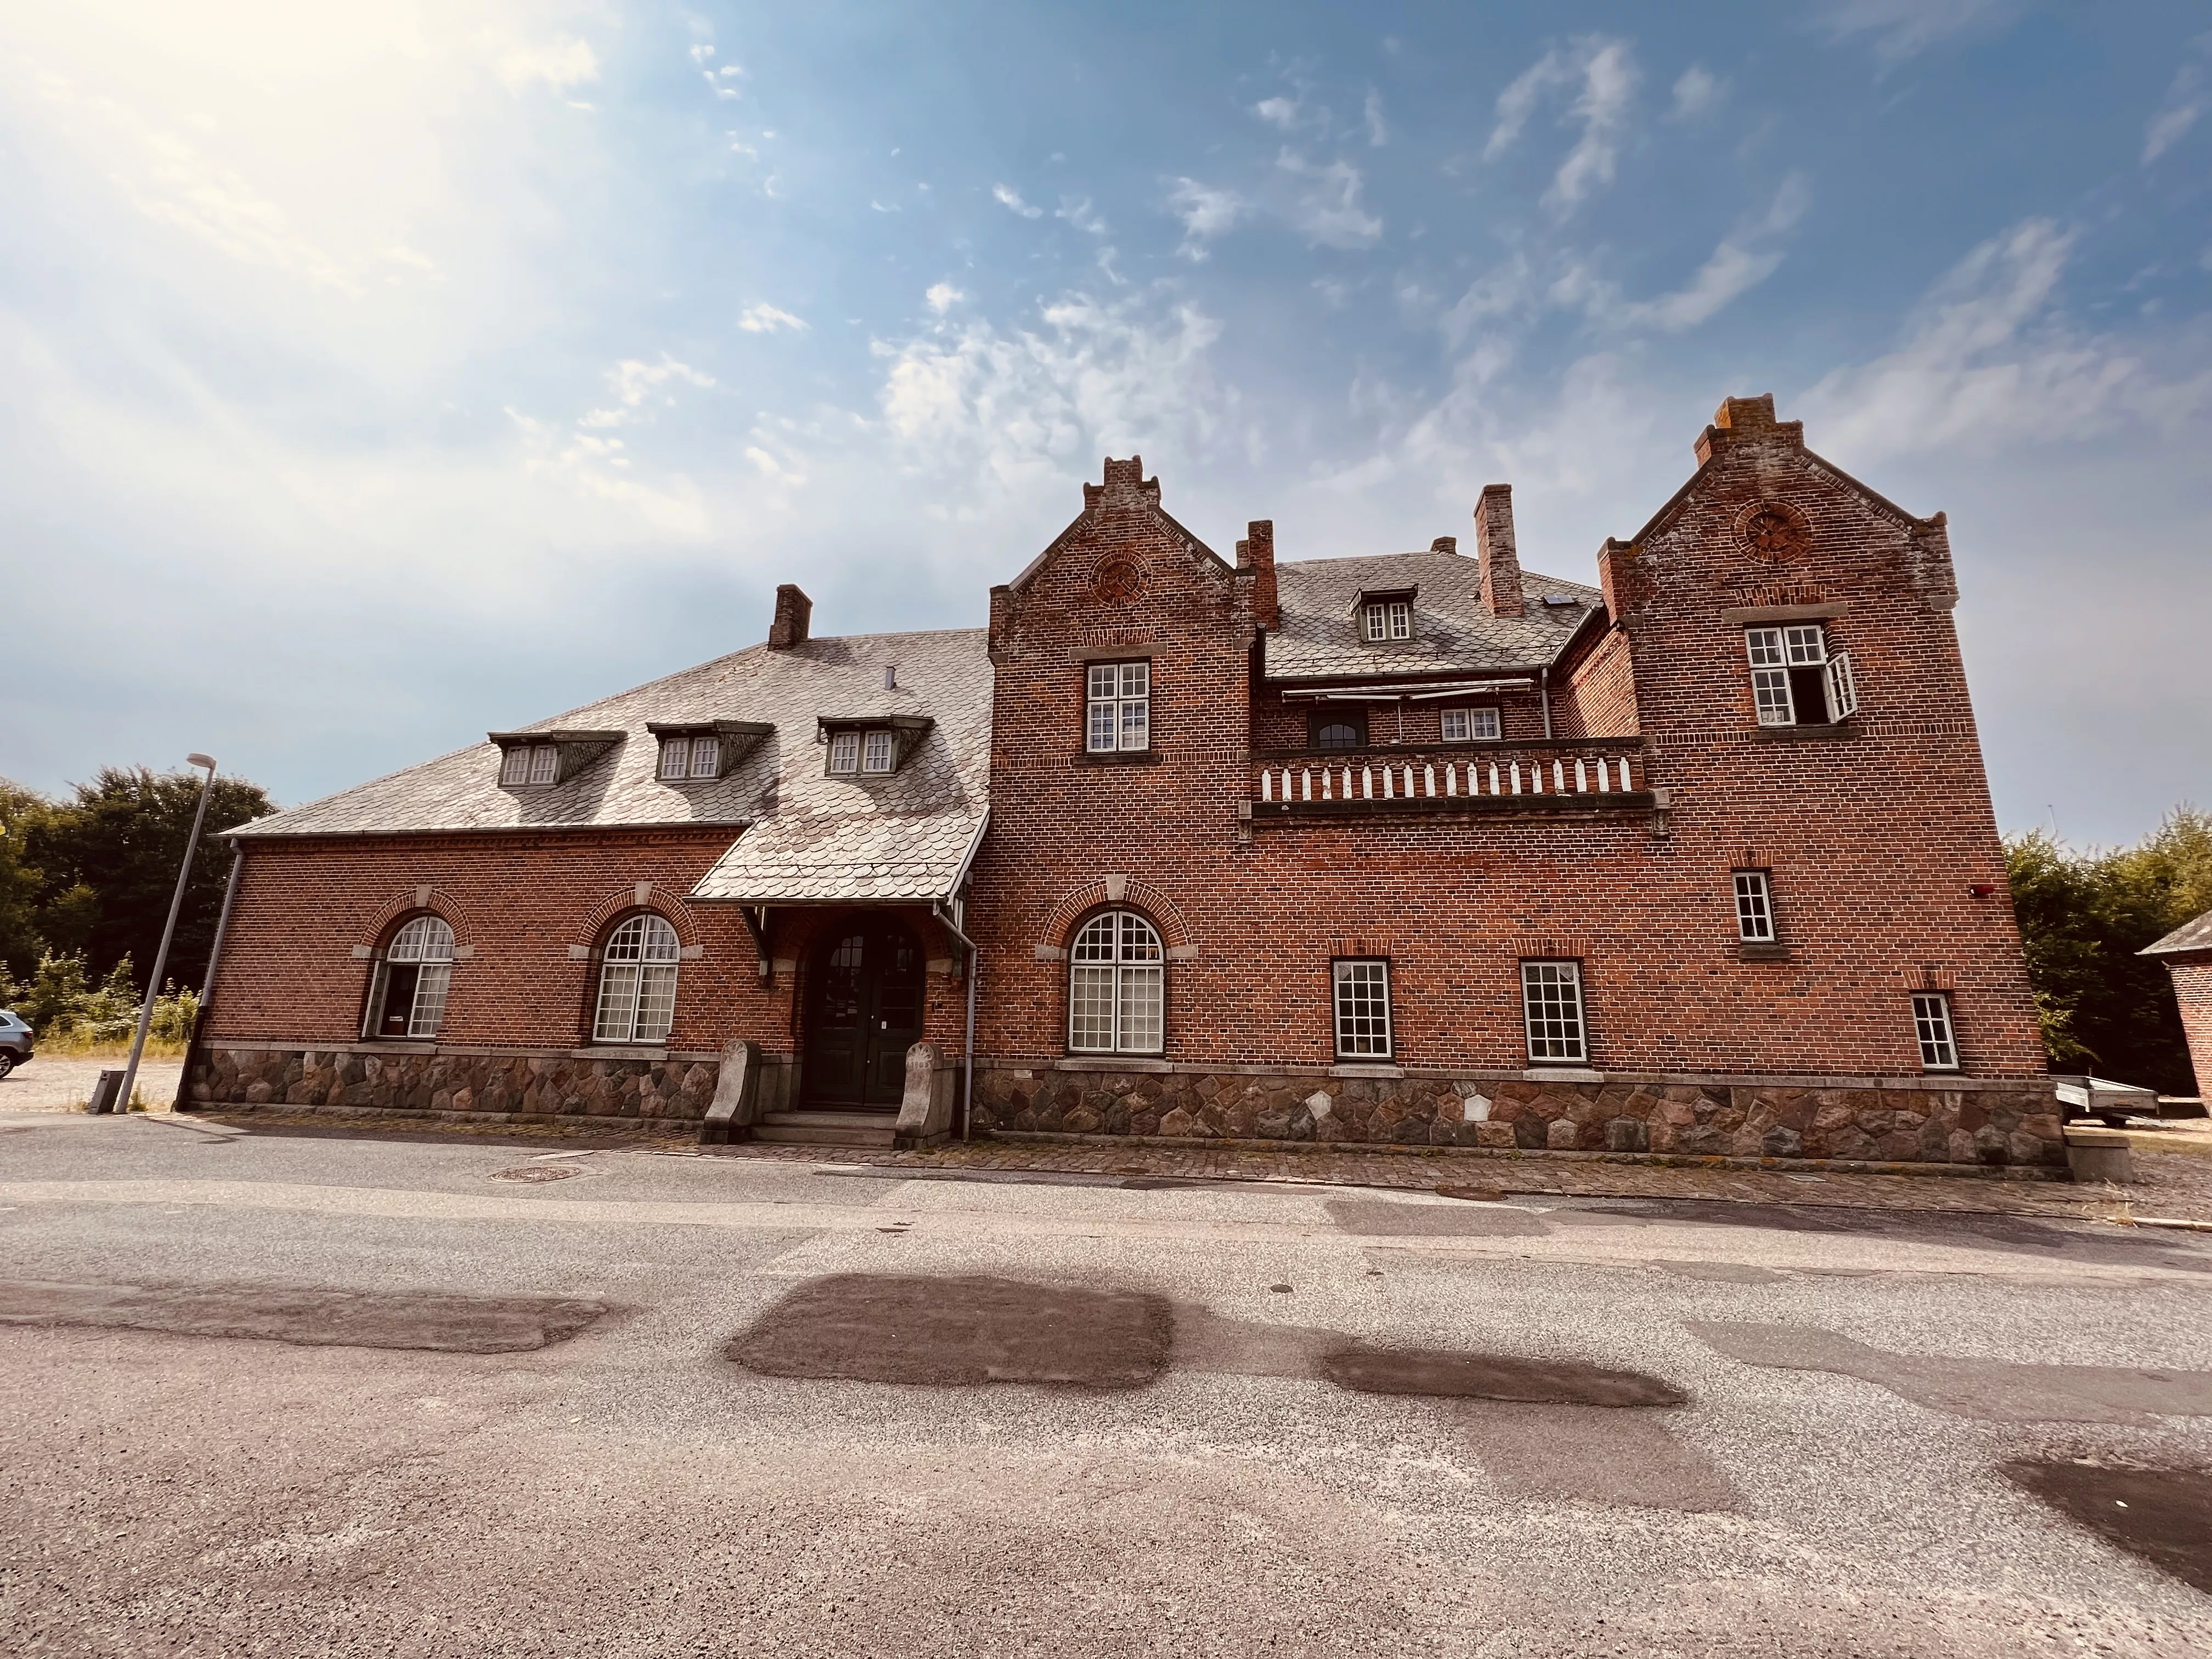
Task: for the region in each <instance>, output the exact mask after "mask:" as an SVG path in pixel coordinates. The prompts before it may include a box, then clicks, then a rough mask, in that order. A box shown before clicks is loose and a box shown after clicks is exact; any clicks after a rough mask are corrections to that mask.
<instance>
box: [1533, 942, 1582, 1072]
mask: <svg viewBox="0 0 2212 1659" xmlns="http://www.w3.org/2000/svg"><path fill="white" fill-rule="evenodd" d="M1521 1009H1522V1016H1523V1018H1525V1019H1526V1020H1527V1021H1528V1058H1529V1059H1531V1060H1587V1059H1588V1058H1589V1042H1588V1041H1587V1039H1586V1034H1585V1032H1584V1030H1583V970H1582V965H1581V964H1580V963H1573V962H1524V963H1522V964H1521Z"/></svg>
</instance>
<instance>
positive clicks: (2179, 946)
mask: <svg viewBox="0 0 2212 1659" xmlns="http://www.w3.org/2000/svg"><path fill="white" fill-rule="evenodd" d="M2181 951H2212V910H2207V911H2206V912H2205V913H2204V914H2203V915H2201V916H2199V917H2197V920H2196V921H2185V922H2183V923H2182V924H2181V926H2180V927H2177V928H2175V929H2174V930H2173V931H2172V933H2168V934H2167V935H2166V937H2165V938H2164V939H2160V940H2159V942H2158V943H2157V944H2155V945H2145V946H2144V947H2143V949H2142V951H2141V952H2140V953H2139V954H2141V955H2142V956H2147V957H2170V956H2176V955H2179V953H2180V952H2181Z"/></svg>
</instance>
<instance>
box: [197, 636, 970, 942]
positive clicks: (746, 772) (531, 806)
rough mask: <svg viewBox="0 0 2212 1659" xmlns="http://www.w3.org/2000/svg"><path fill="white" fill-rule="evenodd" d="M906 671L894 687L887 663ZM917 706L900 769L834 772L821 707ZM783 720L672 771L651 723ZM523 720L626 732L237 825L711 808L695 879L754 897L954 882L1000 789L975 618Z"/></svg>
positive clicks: (406, 827) (312, 830) (622, 816)
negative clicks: (544, 775) (917, 735)
mask: <svg viewBox="0 0 2212 1659" xmlns="http://www.w3.org/2000/svg"><path fill="white" fill-rule="evenodd" d="M887 664H889V665H896V669H897V671H898V672H897V679H898V685H897V689H896V690H885V689H884V666H885V665H887ZM892 714H922V715H927V716H928V717H929V718H930V719H931V720H932V721H933V725H932V726H930V728H929V730H928V731H927V732H926V733H925V734H924V735H923V737H922V738H921V741H920V742H919V743H918V744H916V745H915V748H914V750H913V751H912V752H911V753H909V754H908V756H907V757H906V759H905V762H904V763H903V764H902V765H901V767H900V768H899V769H898V770H897V771H896V772H895V773H893V774H891V775H890V776H888V777H885V778H883V779H880V780H876V779H871V780H867V781H860V780H854V779H846V778H831V777H829V776H827V775H825V774H824V771H823V748H822V745H821V744H818V743H817V741H816V740H815V739H816V722H817V720H818V719H820V718H821V717H822V716H824V715H828V716H831V717H833V718H852V717H855V716H860V717H870V718H872V717H875V716H878V715H884V716H888V715H892ZM706 720H757V721H763V722H766V723H769V724H771V725H773V726H775V732H774V733H773V734H772V735H770V736H769V737H767V738H763V739H762V740H761V742H760V743H759V744H757V746H756V747H755V748H754V749H753V750H751V752H750V753H749V754H747V755H746V756H744V758H743V759H741V760H740V761H739V762H738V764H737V765H736V766H735V767H734V768H733V769H732V770H731V771H730V772H728V773H727V774H726V775H724V776H722V777H720V778H715V779H712V780H702V781H699V782H696V783H663V782H661V781H659V778H658V776H656V773H657V772H658V770H659V744H658V743H657V742H656V741H655V740H654V738H653V735H652V734H651V733H650V732H647V729H646V727H647V723H648V722H657V723H660V724H665V725H678V724H682V723H684V722H686V721H706ZM569 730H604V731H620V732H625V733H626V734H627V736H626V737H625V738H624V740H623V742H621V743H619V744H616V745H615V746H614V747H613V748H612V749H611V750H609V751H608V752H607V753H605V754H604V755H602V756H600V757H599V758H598V759H596V760H594V761H592V763H590V764H588V765H586V766H585V767H584V768H583V769H581V770H580V771H579V772H578V773H577V774H576V775H574V777H572V778H570V779H568V781H566V782H563V783H560V784H556V785H551V786H549V787H542V788H535V789H504V788H501V787H500V784H499V764H500V750H499V749H498V747H497V745H495V744H490V743H480V744H473V745H471V747H469V748H467V749H463V750H457V751H455V752H454V753H453V754H450V755H446V756H442V757H440V758H439V759H437V760H434V761H430V762H428V763H425V764H423V765H421V766H416V767H411V768H410V769H407V770H406V771H404V772H395V773H393V774H392V775H391V776H389V777H384V778H379V779H377V780H376V781H374V782H372V783H364V784H362V785H359V786H358V787H355V788H352V789H347V790H343V791H341V792H340V793H337V794H335V795H330V796H326V797H325V798H324V799H321V800H319V801H312V802H310V803H308V804H307V805H304V806H297V807H295V808H293V809H292V810H291V811H286V812H278V813H276V814H274V815H272V816H271V817H265V818H262V819H259V820H258V821H257V822H255V823H250V824H246V825H242V826H240V828H239V829H234V830H233V831H232V832H231V833H232V834H233V835H235V836H241V837H246V838H249V839H251V838H257V837H263V836H375V835H421V834H428V833H435V832H437V831H441V830H447V831H450V830H485V829H589V828H606V827H612V826H623V827H632V826H636V827H644V826H658V825H667V824H718V825H726V826H728V827H729V828H731V829H732V830H741V831H742V833H740V834H738V835H737V836H736V838H735V843H734V845H732V847H731V848H730V850H729V851H728V852H727V853H726V854H724V855H723V856H722V859H721V860H720V862H719V863H718V864H717V865H716V866H714V870H713V871H712V872H709V873H708V876H707V877H706V878H705V879H704V880H703V881H702V882H701V884H699V887H698V888H697V890H696V896H699V897H701V898H708V899H722V900H729V901H736V902H751V903H797V902H808V901H811V900H822V901H830V900H855V899H877V900H886V899H902V900H920V901H923V902H927V900H929V899H933V898H942V897H945V896H946V895H947V894H948V893H949V891H950V890H951V884H952V881H953V879H954V878H955V877H956V876H957V874H958V872H959V869H960V866H961V864H962V862H963V859H964V857H965V855H966V854H967V852H968V850H969V847H970V846H971V845H972V844H973V842H974V841H975V836H976V834H977V832H978V831H979V830H980V829H981V826H982V823H983V816H984V811H985V808H986V806H987V803H988V799H989V788H990V752H991V665H990V660H989V658H988V657H987V655H986V653H985V649H984V633H983V630H982V629H951V630H947V631H943V632H933V633H927V634H862V635H848V636H846V637H843V638H832V639H817V640H810V641H806V642H805V644H803V645H799V646H796V647H793V648H792V649H791V650H788V651H771V650H769V648H768V647H766V646H765V645H757V646H752V647H748V648H747V649H745V650H743V651H739V652H738V653H735V654H734V655H732V656H727V657H723V658H720V659H717V660H715V661H714V662H710V663H706V664H703V665H701V666H699V667H697V668H692V669H687V670H685V671H684V672H682V673H680V674H671V675H670V676H669V677H668V678H665V679H660V680H654V681H653V682H652V683H651V684H647V685H641V686H639V687H637V688H636V689H635V690H630V691H625V692H623V693H622V694H621V695H620V696H613V697H609V698H607V699H606V700H605V701H604V702H595V703H592V704H589V705H587V706H586V707H585V708H578V709H574V710H571V711H570V712H569V713H568V714H561V715H557V716H556V717H555V718H553V719H551V720H540V721H538V723H537V724H536V725H534V726H524V727H521V728H520V731H522V732H555V731H569Z"/></svg>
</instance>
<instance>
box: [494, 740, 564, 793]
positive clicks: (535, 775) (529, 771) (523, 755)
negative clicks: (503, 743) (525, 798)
mask: <svg viewBox="0 0 2212 1659" xmlns="http://www.w3.org/2000/svg"><path fill="white" fill-rule="evenodd" d="M560 773H561V751H560V750H559V749H557V748H556V747H555V746H554V745H553V744H550V743H534V744H527V745H521V744H518V745H517V746H515V747H514V748H512V749H509V750H507V752H506V753H505V754H504V755H502V756H501V757H500V763H499V781H500V783H501V785H502V786H503V787H506V788H509V789H526V788H529V787H532V786H533V785H541V784H548V783H551V782H553V781H555V780H556V778H558V777H559V776H560Z"/></svg>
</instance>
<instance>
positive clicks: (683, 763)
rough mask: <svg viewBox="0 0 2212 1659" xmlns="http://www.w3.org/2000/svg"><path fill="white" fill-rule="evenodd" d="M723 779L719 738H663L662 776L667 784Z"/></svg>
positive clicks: (661, 745)
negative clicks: (692, 779)
mask: <svg viewBox="0 0 2212 1659" xmlns="http://www.w3.org/2000/svg"><path fill="white" fill-rule="evenodd" d="M720 775H722V742H721V739H720V738H711V737H690V738H662V739H661V740H660V776H661V781H663V782H665V783H673V782H675V781H677V780H678V779H679V778H715V777H720Z"/></svg>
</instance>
